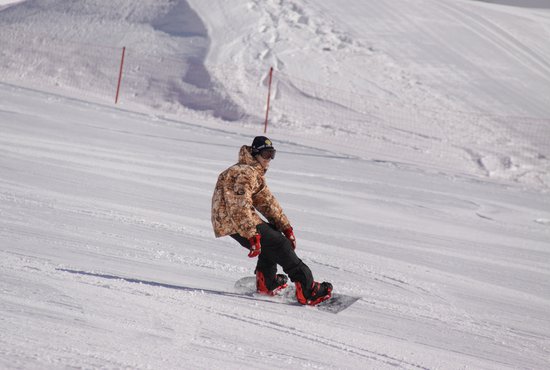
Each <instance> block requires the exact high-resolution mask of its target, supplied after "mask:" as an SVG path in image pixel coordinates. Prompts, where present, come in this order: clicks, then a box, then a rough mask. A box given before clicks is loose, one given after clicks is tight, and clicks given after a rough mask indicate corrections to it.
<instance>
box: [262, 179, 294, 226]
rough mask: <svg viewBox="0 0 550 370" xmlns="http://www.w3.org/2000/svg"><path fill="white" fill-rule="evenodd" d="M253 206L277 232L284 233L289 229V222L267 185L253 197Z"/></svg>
mask: <svg viewBox="0 0 550 370" xmlns="http://www.w3.org/2000/svg"><path fill="white" fill-rule="evenodd" d="M254 206H255V207H256V209H257V210H258V211H259V212H260V213H261V214H262V215H264V216H265V218H267V220H268V221H269V222H270V223H271V224H273V225H275V227H276V228H277V229H278V230H280V231H284V230H287V229H289V228H290V221H289V220H288V218H287V217H286V215H285V214H284V212H283V208H282V207H281V205H280V204H279V202H278V201H277V199H276V198H275V196H274V195H273V194H272V193H271V191H270V190H269V188H268V187H267V185H266V186H264V188H263V189H261V190H260V191H259V192H258V193H256V194H255V195H254Z"/></svg>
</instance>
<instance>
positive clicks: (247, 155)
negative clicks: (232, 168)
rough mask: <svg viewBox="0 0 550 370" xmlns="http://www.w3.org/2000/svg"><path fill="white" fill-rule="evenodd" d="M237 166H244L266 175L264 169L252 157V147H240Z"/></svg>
mask: <svg viewBox="0 0 550 370" xmlns="http://www.w3.org/2000/svg"><path fill="white" fill-rule="evenodd" d="M239 164H246V165H249V166H252V167H254V169H256V170H257V171H260V173H262V174H264V173H266V171H267V170H266V169H265V168H263V167H262V165H261V164H260V162H258V161H257V160H256V158H254V157H253V156H252V147H251V146H248V145H243V146H242V147H241V150H239Z"/></svg>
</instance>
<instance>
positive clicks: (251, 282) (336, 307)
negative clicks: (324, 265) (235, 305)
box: [235, 276, 360, 314]
mask: <svg viewBox="0 0 550 370" xmlns="http://www.w3.org/2000/svg"><path fill="white" fill-rule="evenodd" d="M289 283H290V282H289ZM235 291H236V292H237V293H239V294H244V295H247V296H251V297H256V298H261V299H262V300H266V301H276V302H279V303H286V304H289V305H294V306H302V305H301V304H300V303H298V301H297V300H296V288H295V287H294V285H292V284H289V286H288V287H287V288H286V289H284V290H282V291H280V292H278V293H277V294H276V295H274V296H267V295H264V294H259V293H257V292H256V277H255V276H246V277H243V278H241V279H239V280H237V282H236V283H235ZM359 299H360V297H354V296H350V295H346V294H340V293H334V291H333V292H332V297H331V298H330V299H329V300H326V301H324V302H321V303H319V304H318V305H316V306H305V307H313V308H316V309H318V310H320V311H324V312H330V313H334V314H336V313H338V312H342V311H343V310H345V309H346V308H348V307H349V306H351V305H352V304H354V303H355V302H357V301H358V300H359Z"/></svg>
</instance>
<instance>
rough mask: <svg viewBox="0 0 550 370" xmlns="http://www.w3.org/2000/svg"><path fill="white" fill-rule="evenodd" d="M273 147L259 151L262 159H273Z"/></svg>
mask: <svg viewBox="0 0 550 370" xmlns="http://www.w3.org/2000/svg"><path fill="white" fill-rule="evenodd" d="M275 152H276V150H275V149H264V150H261V151H260V155H261V156H262V158H263V159H275Z"/></svg>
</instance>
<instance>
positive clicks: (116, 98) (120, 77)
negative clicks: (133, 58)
mask: <svg viewBox="0 0 550 370" xmlns="http://www.w3.org/2000/svg"><path fill="white" fill-rule="evenodd" d="M124 54H126V46H123V47H122V59H121V61H120V71H119V72H118V84H117V87H116V97H115V104H117V103H118V93H119V92H120V82H121V81H122V68H123V67H124Z"/></svg>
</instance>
